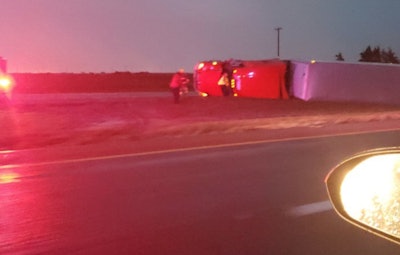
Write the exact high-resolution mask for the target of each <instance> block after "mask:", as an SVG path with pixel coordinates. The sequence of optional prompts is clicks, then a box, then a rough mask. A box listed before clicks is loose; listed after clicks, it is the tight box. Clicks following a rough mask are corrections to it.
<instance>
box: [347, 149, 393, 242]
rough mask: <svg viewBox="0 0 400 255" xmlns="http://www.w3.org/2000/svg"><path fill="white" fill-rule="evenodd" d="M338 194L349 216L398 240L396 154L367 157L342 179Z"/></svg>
mask: <svg viewBox="0 0 400 255" xmlns="http://www.w3.org/2000/svg"><path fill="white" fill-rule="evenodd" d="M340 195H341V199H342V203H343V207H344V210H345V211H346V212H347V213H348V215H349V216H350V217H352V218H353V219H354V220H357V221H359V222H361V223H364V224H365V225H368V226H370V227H372V228H374V229H377V230H380V231H382V232H385V233H387V234H389V235H393V236H396V237H400V154H398V153H397V154H384V155H376V156H372V157H369V158H367V159H366V160H364V161H362V162H361V163H359V164H358V165H357V166H356V167H354V168H353V169H352V170H351V171H350V172H348V173H347V175H346V176H345V178H344V179H343V183H342V185H341V187H340Z"/></svg>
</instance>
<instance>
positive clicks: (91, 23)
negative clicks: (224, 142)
mask: <svg viewBox="0 0 400 255" xmlns="http://www.w3.org/2000/svg"><path fill="white" fill-rule="evenodd" d="M0 4H1V15H0V33H1V40H0V56H2V57H3V58H6V59H7V60H8V70H9V72H77V73H80V72H116V71H130V72H141V71H149V72H173V71H175V70H177V69H178V68H181V67H183V68H185V69H186V70H187V71H188V72H191V71H192V69H193V67H194V65H195V64H196V63H197V62H198V61H200V60H211V59H222V60H223V59H228V58H236V59H269V58H275V57H276V56H277V31H276V30H274V28H275V27H282V30H281V32H280V39H281V40H280V41H281V44H280V56H281V58H283V59H296V60H307V61H308V60H311V59H316V60H321V61H334V60H335V55H336V54H337V53H338V52H342V55H343V57H344V58H345V60H346V61H349V62H356V61H358V59H359V54H360V52H361V51H363V50H364V49H365V48H366V47H367V46H368V45H371V46H380V47H381V48H385V49H386V48H389V47H390V48H391V49H392V50H393V51H394V52H395V53H396V54H397V56H399V54H400V14H399V11H400V1H399V0H381V1H377V0H362V1H360V0H329V1H327V0H246V1H244V0H145V1H137V0H0Z"/></svg>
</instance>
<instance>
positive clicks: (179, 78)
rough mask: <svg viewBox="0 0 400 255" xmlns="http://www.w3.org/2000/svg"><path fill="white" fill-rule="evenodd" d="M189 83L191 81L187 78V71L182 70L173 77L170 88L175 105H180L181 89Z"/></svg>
mask: <svg viewBox="0 0 400 255" xmlns="http://www.w3.org/2000/svg"><path fill="white" fill-rule="evenodd" d="M188 82H189V79H188V78H187V77H186V75H185V70H184V69H182V68H181V69H179V70H178V72H176V73H175V74H174V75H173V76H172V79H171V82H170V84H169V87H170V89H171V92H172V96H173V99H174V103H175V104H179V100H180V92H181V88H182V87H183V86H185V85H186V84H187V83H188Z"/></svg>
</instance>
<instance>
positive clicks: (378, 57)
mask: <svg viewBox="0 0 400 255" xmlns="http://www.w3.org/2000/svg"><path fill="white" fill-rule="evenodd" d="M335 58H336V60H337V61H344V57H343V55H342V53H341V52H339V53H338V54H336V55H335ZM358 61H359V62H374V63H392V64H400V60H399V58H398V57H397V55H396V53H395V52H394V51H393V50H392V49H391V48H387V49H381V47H379V46H375V47H373V48H372V47H371V46H370V45H368V46H367V48H366V49H365V50H364V51H362V52H361V53H360V59H359V60H358Z"/></svg>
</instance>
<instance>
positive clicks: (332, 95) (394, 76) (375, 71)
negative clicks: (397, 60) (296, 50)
mask: <svg viewBox="0 0 400 255" xmlns="http://www.w3.org/2000/svg"><path fill="white" fill-rule="evenodd" d="M289 84H290V94H291V95H292V96H294V97H296V98H299V99H302V100H305V101H308V100H323V101H352V102H373V103H388V104H400V96H399V95H400V65H396V64H379V63H347V62H317V61H311V62H304V61H291V63H290V78H289Z"/></svg>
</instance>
